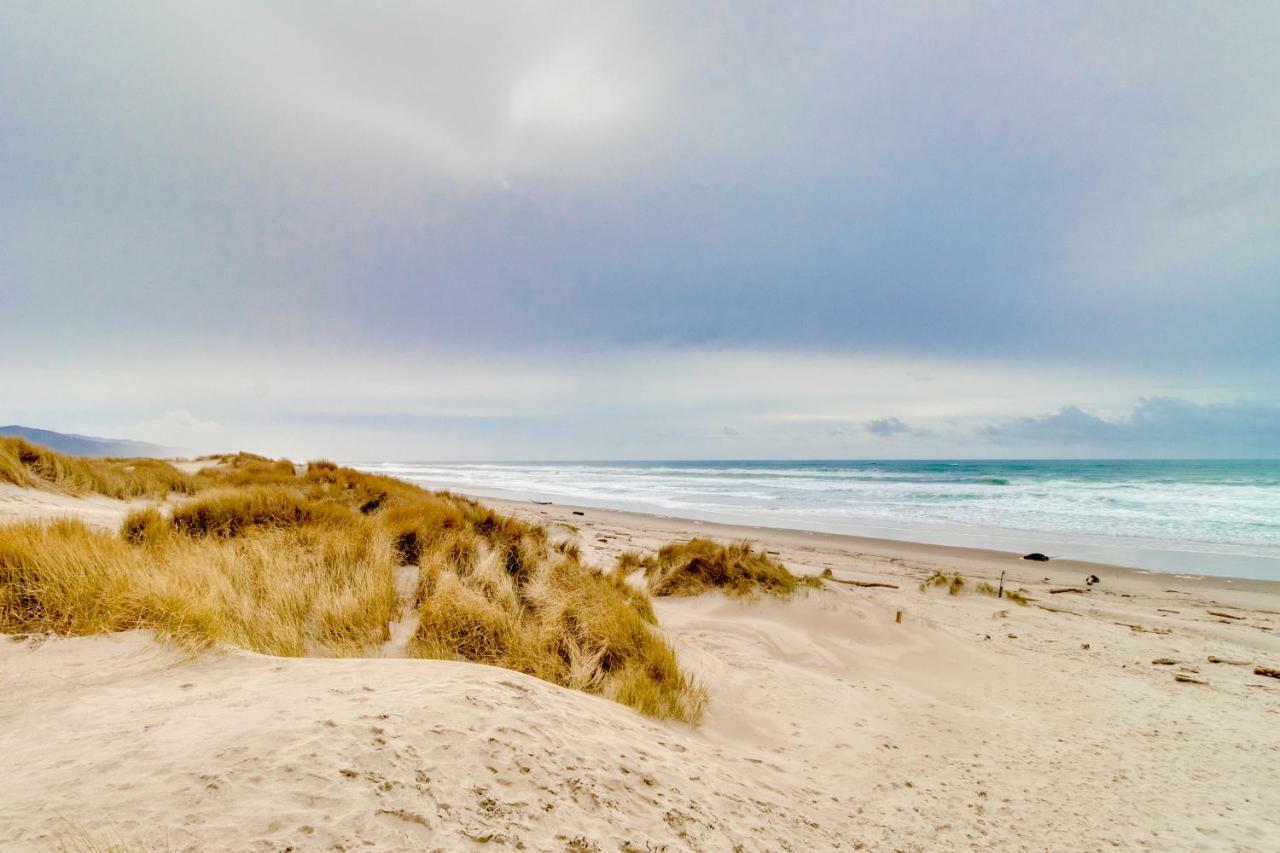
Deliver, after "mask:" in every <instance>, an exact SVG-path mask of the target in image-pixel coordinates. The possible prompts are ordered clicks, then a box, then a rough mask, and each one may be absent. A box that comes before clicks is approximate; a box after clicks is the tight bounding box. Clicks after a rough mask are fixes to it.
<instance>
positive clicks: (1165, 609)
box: [1156, 607, 1182, 613]
mask: <svg viewBox="0 0 1280 853" xmlns="http://www.w3.org/2000/svg"><path fill="white" fill-rule="evenodd" d="M1156 612H1157V613H1181V612H1182V611H1181V610H1170V609H1169V608H1167V607H1157V608H1156Z"/></svg>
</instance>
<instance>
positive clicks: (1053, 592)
mask: <svg viewBox="0 0 1280 853" xmlns="http://www.w3.org/2000/svg"><path fill="white" fill-rule="evenodd" d="M1088 591H1089V590H1087V589H1081V588H1080V587H1078V586H1064V587H1059V588H1058V589H1051V590H1049V594H1050V595H1057V594H1058V593H1060V592H1088Z"/></svg>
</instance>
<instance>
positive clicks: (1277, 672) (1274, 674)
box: [1253, 666, 1280, 678]
mask: <svg viewBox="0 0 1280 853" xmlns="http://www.w3.org/2000/svg"><path fill="white" fill-rule="evenodd" d="M1253 674H1254V675H1265V676H1266V677H1267V678H1280V669H1272V668H1271V667H1269V666H1256V667H1254V668H1253Z"/></svg>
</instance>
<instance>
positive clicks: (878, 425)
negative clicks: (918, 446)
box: [863, 418, 911, 438]
mask: <svg viewBox="0 0 1280 853" xmlns="http://www.w3.org/2000/svg"><path fill="white" fill-rule="evenodd" d="M863 426H864V427H865V428H866V430H867V432H869V433H871V434H872V435H874V436H877V437H879V438H891V437H892V436H895V435H901V434H902V433H904V432H911V427H909V426H907V425H906V424H904V423H903V422H902V421H900V420H898V419H897V418H880V419H878V420H874V421H867V422H866V423H865V424H864V425H863Z"/></svg>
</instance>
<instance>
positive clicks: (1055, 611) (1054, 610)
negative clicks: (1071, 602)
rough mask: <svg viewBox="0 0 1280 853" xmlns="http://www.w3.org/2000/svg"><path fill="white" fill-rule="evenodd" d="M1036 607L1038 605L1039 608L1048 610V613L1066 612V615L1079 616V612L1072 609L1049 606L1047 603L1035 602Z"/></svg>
mask: <svg viewBox="0 0 1280 853" xmlns="http://www.w3.org/2000/svg"><path fill="white" fill-rule="evenodd" d="M1036 607H1039V608H1040V609H1041V610H1048V611H1049V612H1050V613H1065V614H1067V615H1068V616H1079V615H1080V614H1079V613H1077V612H1075V611H1074V610H1063V609H1062V608H1061V607H1050V606H1049V605H1047V604H1037V605H1036Z"/></svg>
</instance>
